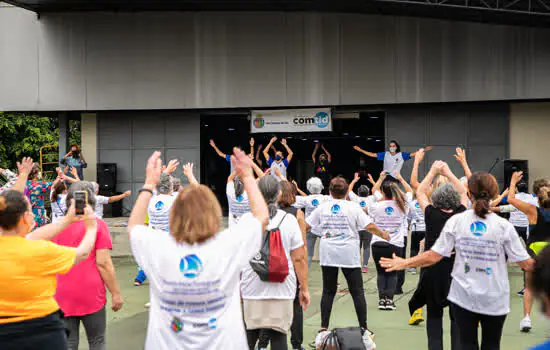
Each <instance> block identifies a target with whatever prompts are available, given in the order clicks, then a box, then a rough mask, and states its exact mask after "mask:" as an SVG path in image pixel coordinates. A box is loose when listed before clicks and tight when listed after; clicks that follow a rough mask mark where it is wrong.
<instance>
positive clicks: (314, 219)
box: [306, 177, 390, 333]
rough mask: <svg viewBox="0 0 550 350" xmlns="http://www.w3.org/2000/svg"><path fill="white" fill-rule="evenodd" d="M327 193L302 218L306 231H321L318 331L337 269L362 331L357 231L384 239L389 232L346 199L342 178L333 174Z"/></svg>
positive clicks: (325, 317)
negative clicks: (312, 209)
mask: <svg viewBox="0 0 550 350" xmlns="http://www.w3.org/2000/svg"><path fill="white" fill-rule="evenodd" d="M329 193H330V195H331V198H330V200H328V201H326V202H324V203H322V204H320V205H319V207H318V208H317V209H316V210H315V211H314V212H313V213H312V214H311V215H310V216H309V217H307V218H306V223H307V228H308V231H310V232H311V231H312V230H313V232H318V233H319V234H320V235H321V242H320V244H319V256H320V259H321V271H322V275H323V296H322V297H321V330H320V331H325V330H327V329H328V327H329V323H330V315H331V313H332V305H333V302H334V297H335V296H336V289H337V283H338V271H339V270H342V272H343V274H344V277H345V278H346V282H347V284H348V290H349V292H350V294H351V296H352V299H353V304H354V306H355V313H356V315H357V321H358V323H359V327H361V328H362V329H363V331H365V332H366V331H367V302H366V299H365V291H364V288H363V275H362V273H361V254H360V252H359V231H360V230H367V231H368V232H370V233H372V234H373V235H375V236H376V237H381V238H382V239H386V240H387V239H389V237H390V235H389V234H388V232H386V231H383V230H382V229H380V228H379V227H378V226H377V225H376V224H374V223H373V221H372V220H371V218H370V217H369V216H368V215H367V214H366V213H365V212H364V211H363V209H361V207H360V206H359V205H358V204H356V203H353V202H350V201H348V200H346V196H347V193H348V183H347V181H346V180H345V179H344V178H342V177H335V178H333V179H332V180H331V181H330V187H329ZM373 239H374V238H373ZM369 333H370V332H369Z"/></svg>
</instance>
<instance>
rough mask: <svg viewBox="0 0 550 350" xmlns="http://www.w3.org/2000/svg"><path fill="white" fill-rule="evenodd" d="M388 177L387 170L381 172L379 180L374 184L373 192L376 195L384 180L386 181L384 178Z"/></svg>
mask: <svg viewBox="0 0 550 350" xmlns="http://www.w3.org/2000/svg"><path fill="white" fill-rule="evenodd" d="M385 178H386V172H385V171H383V172H381V173H380V177H378V181H376V183H375V184H374V186H373V187H372V194H373V195H374V194H375V193H376V192H379V191H380V187H382V182H384V179H385Z"/></svg>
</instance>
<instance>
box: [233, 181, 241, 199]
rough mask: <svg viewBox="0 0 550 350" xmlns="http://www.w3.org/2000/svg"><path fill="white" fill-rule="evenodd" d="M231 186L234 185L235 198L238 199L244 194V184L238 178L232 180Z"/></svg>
mask: <svg viewBox="0 0 550 350" xmlns="http://www.w3.org/2000/svg"><path fill="white" fill-rule="evenodd" d="M233 184H234V185H235V197H239V196H240V195H242V194H243V192H244V184H243V182H242V181H241V179H240V178H239V177H238V176H237V177H235V179H234V180H233Z"/></svg>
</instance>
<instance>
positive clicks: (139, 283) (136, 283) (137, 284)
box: [134, 280, 143, 287]
mask: <svg viewBox="0 0 550 350" xmlns="http://www.w3.org/2000/svg"><path fill="white" fill-rule="evenodd" d="M142 284H143V283H141V282H140V281H138V280H135V281H134V286H136V287H139V286H141V285H142Z"/></svg>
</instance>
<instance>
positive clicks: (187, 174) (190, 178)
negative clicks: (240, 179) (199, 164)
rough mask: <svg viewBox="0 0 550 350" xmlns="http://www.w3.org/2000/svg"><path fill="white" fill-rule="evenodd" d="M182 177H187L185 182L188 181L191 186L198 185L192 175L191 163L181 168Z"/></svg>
mask: <svg viewBox="0 0 550 350" xmlns="http://www.w3.org/2000/svg"><path fill="white" fill-rule="evenodd" d="M183 175H185V177H187V181H189V183H190V184H191V185H198V184H199V182H198V181H197V178H196V177H195V174H194V173H193V163H187V164H185V165H184V166H183ZM231 181H233V180H231Z"/></svg>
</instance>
